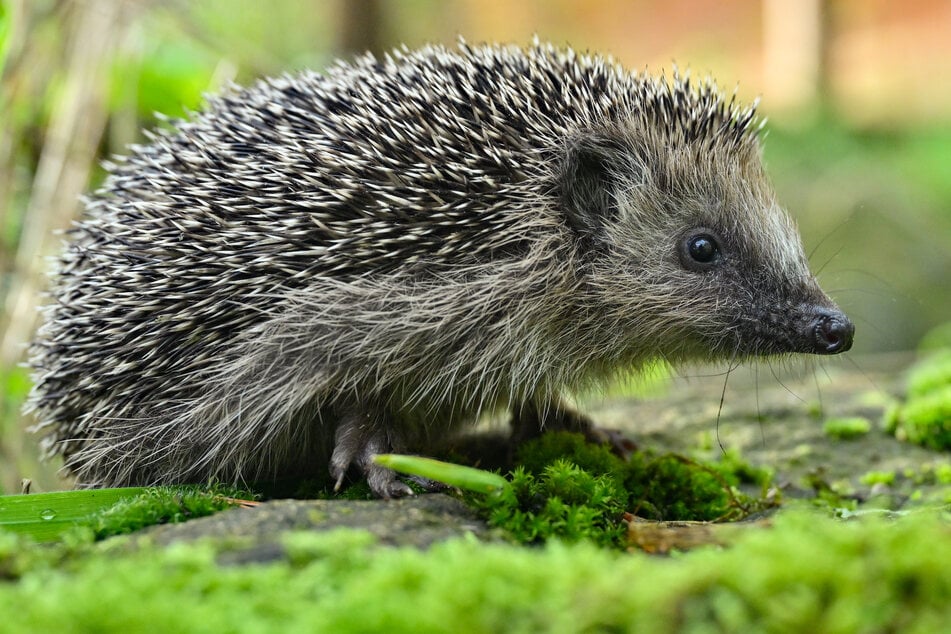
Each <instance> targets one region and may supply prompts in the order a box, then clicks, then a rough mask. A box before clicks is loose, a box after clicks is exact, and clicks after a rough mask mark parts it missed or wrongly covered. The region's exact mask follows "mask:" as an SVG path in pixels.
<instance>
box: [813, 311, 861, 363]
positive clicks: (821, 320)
mask: <svg viewBox="0 0 951 634" xmlns="http://www.w3.org/2000/svg"><path fill="white" fill-rule="evenodd" d="M854 334H855V326H854V325H853V324H852V322H851V321H849V318H848V317H846V316H845V315H844V314H842V313H840V312H837V311H826V310H822V309H820V310H819V311H817V315H816V317H815V318H814V319H813V320H812V339H813V343H814V345H815V347H814V350H813V352H815V353H816V354H838V353H840V352H845V351H846V350H848V349H849V348H851V347H852V335H854Z"/></svg>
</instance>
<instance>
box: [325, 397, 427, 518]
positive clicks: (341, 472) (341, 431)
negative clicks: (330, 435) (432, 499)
mask: <svg viewBox="0 0 951 634" xmlns="http://www.w3.org/2000/svg"><path fill="white" fill-rule="evenodd" d="M334 440H335V444H334V450H333V454H332V455H331V457H330V477H331V478H333V480H334V491H339V490H340V488H341V487H342V486H343V481H344V479H345V478H346V475H347V472H348V471H349V470H350V468H351V467H356V468H357V469H359V471H360V472H361V473H362V474H363V475H364V476H365V477H366V479H367V484H369V485H370V491H371V492H372V493H373V495H375V496H376V497H379V498H383V499H390V498H401V497H406V496H408V495H413V490H412V489H411V488H409V486H407V485H406V484H405V483H403V482H400V481H399V480H398V479H397V477H396V472H395V471H392V470H390V469H387V468H386V467H382V466H380V465H378V464H376V463H374V462H373V456H375V455H377V454H381V453H389V452H391V451H393V450H394V449H397V448H396V447H394V443H393V441H392V439H391V433H387V431H386V430H385V429H384V428H383V427H382V426H380V425H377V424H374V423H373V422H371V419H370V417H369V416H367V415H366V414H363V413H359V414H352V413H349V414H346V415H344V416H341V418H340V422H339V423H338V425H337V432H336V434H335V439H334Z"/></svg>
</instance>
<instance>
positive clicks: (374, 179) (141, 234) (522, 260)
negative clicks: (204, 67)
mask: <svg viewBox="0 0 951 634" xmlns="http://www.w3.org/2000/svg"><path fill="white" fill-rule="evenodd" d="M170 128H171V129H168V130H165V131H161V132H157V133H154V134H152V135H150V137H149V139H150V141H149V143H148V144H146V145H140V146H133V147H132V148H131V155H130V156H129V157H128V158H127V159H123V160H120V161H118V162H117V163H116V164H113V165H110V166H108V167H109V172H110V174H109V176H108V178H107V180H106V182H105V184H104V186H103V187H102V188H101V189H100V190H99V191H97V192H96V193H95V194H94V195H93V196H92V197H91V198H90V199H89V200H87V201H86V213H85V216H84V218H83V219H82V220H81V221H80V222H79V223H78V224H77V225H76V226H75V227H74V228H73V229H72V230H71V231H70V233H69V236H68V243H67V245H66V247H65V251H64V253H63V254H62V255H61V257H60V258H59V260H58V268H57V270H56V272H55V273H56V274H55V276H54V280H53V284H52V290H51V298H52V301H51V303H50V304H49V305H48V306H47V307H46V308H45V321H44V324H43V325H42V326H41V328H40V330H39V332H38V334H37V336H36V339H35V341H34V343H33V345H32V347H31V355H30V363H31V365H32V368H33V371H34V381H35V387H34V389H33V391H32V394H31V397H30V399H29V401H28V408H29V409H31V410H32V411H33V412H34V413H35V415H36V417H37V421H38V423H37V426H36V428H37V429H38V430H39V432H40V433H41V434H43V436H44V443H45V447H46V449H47V450H48V452H49V453H52V454H61V455H62V456H63V457H64V458H65V467H66V469H67V470H68V471H69V472H70V473H72V474H74V475H75V477H76V479H77V481H78V483H79V484H80V485H83V486H117V485H130V484H156V483H173V482H186V481H203V480H207V479H209V478H214V479H217V480H222V481H227V482H240V481H246V482H250V481H256V480H262V479H270V478H276V477H280V476H287V475H299V474H308V473H314V472H317V471H324V472H326V470H327V469H328V466H329V469H330V471H331V474H332V475H333V477H334V478H335V479H337V481H338V482H339V481H340V480H341V479H342V478H343V475H344V474H345V473H346V472H347V470H348V469H349V468H351V467H352V468H356V469H357V470H359V471H361V472H362V473H363V474H366V475H367V476H368V477H369V481H370V485H371V488H372V489H373V491H374V492H375V493H376V494H377V495H380V496H383V497H391V496H398V495H404V494H406V493H407V492H408V489H407V488H406V485H405V484H403V483H401V482H400V481H399V480H397V479H395V478H394V476H393V474H392V473H391V472H389V471H388V470H386V469H383V468H381V467H377V466H375V465H374V464H372V463H371V462H370V458H371V457H372V455H373V454H375V453H380V452H388V451H397V452H406V451H413V452H425V451H426V449H427V447H431V446H432V443H433V442H435V441H437V440H441V439H443V438H444V437H445V436H446V435H447V434H449V433H450V432H452V431H454V430H456V429H458V428H460V427H461V426H463V425H465V424H467V423H470V422H472V421H473V420H475V419H476V418H477V417H478V416H479V414H481V413H485V412H489V411H493V410H497V409H499V408H509V409H511V411H512V412H513V414H514V417H515V418H516V419H518V420H522V421H524V420H525V419H529V421H528V424H530V425H535V426H539V425H542V424H544V423H545V418H546V416H547V415H549V414H551V413H553V412H554V413H556V414H557V413H565V412H567V411H568V410H567V408H565V407H564V406H563V405H562V401H561V399H560V396H561V394H563V392H564V391H566V390H572V389H575V388H578V387H579V386H583V385H586V384H588V383H591V382H597V381H600V380H603V379H605V378H607V377H610V376H611V375H612V374H613V373H615V372H617V371H618V370H619V369H629V368H631V367H637V366H638V365H639V364H643V363H644V362H646V361H648V360H653V359H656V358H663V359H666V360H667V361H669V362H672V363H676V362H679V361H684V360H691V359H724V358H725V359H734V360H735V359H738V358H745V357H748V356H753V355H762V354H782V353H788V352H818V353H832V352H839V351H841V350H844V349H847V348H848V347H849V345H850V344H851V338H852V326H851V324H850V322H849V321H848V320H847V319H846V318H845V316H844V315H842V313H841V311H839V310H838V309H837V308H836V306H835V304H833V303H832V301H831V300H829V299H828V298H827V297H826V296H825V295H824V294H823V293H822V291H821V290H820V289H819V287H818V285H817V284H816V282H815V280H814V278H813V276H812V275H811V274H810V272H809V269H808V266H807V264H806V258H805V257H804V256H803V252H802V248H801V246H800V241H799V238H798V235H797V232H796V230H795V228H794V227H793V225H792V223H791V222H790V221H789V219H788V217H787V216H786V214H785V213H784V212H783V211H782V209H781V208H780V207H779V206H778V204H777V203H776V201H775V198H774V195H773V193H772V190H771V188H770V186H769V183H768V181H767V178H766V176H765V173H764V171H763V167H762V163H761V159H760V149H759V141H758V138H757V136H758V135H757V130H758V129H759V125H758V123H757V119H756V117H755V114H754V108H753V107H741V106H739V105H737V104H735V103H734V101H733V100H729V101H727V100H725V99H724V98H723V96H722V95H721V94H720V93H719V92H718V90H717V89H716V87H715V86H714V85H713V84H712V83H711V82H709V81H708V82H703V83H701V84H700V85H699V86H691V85H690V83H689V81H687V80H684V79H681V78H680V77H677V76H675V77H674V79H673V80H672V81H668V80H665V79H663V78H660V79H658V78H653V77H650V76H647V75H644V74H636V73H631V72H628V71H625V70H624V69H622V68H621V67H619V66H618V65H616V64H615V63H614V62H612V61H611V60H610V59H607V58H604V57H600V56H597V55H580V54H577V53H575V52H574V51H572V50H570V49H557V48H555V47H552V46H550V45H547V44H541V43H538V42H535V43H534V45H533V46H531V47H529V48H527V49H521V48H517V47H508V46H499V45H485V46H469V45H467V44H465V43H464V42H461V43H460V44H459V45H458V47H457V48H456V49H451V50H450V49H445V48H442V47H436V46H431V47H426V48H423V49H420V50H417V51H409V50H406V49H403V50H400V51H397V52H395V53H393V54H391V55H388V56H386V57H385V58H383V59H376V58H374V57H372V56H369V55H368V56H365V57H362V58H360V59H358V60H356V61H355V62H353V63H337V64H336V65H334V66H333V67H331V68H330V69H329V70H327V71H326V72H325V73H323V74H318V73H313V72H304V73H301V74H299V75H294V76H284V77H281V78H278V79H268V80H264V81H261V82H260V83H258V84H256V85H255V86H253V87H250V88H246V89H240V88H237V87H233V88H231V89H230V90H229V91H228V92H227V94H225V95H223V96H220V97H217V98H213V99H211V100H210V101H209V103H208V105H207V108H206V109H205V110H204V111H203V112H202V113H199V114H196V115H194V116H192V117H191V118H190V120H187V121H174V122H172V125H171V126H170ZM526 412H530V413H531V415H526ZM561 418H564V419H570V420H574V421H575V423H574V424H575V426H576V427H579V428H582V429H583V430H585V431H590V429H589V426H588V423H587V421H586V419H584V418H583V417H581V416H569V415H566V416H562V417H561Z"/></svg>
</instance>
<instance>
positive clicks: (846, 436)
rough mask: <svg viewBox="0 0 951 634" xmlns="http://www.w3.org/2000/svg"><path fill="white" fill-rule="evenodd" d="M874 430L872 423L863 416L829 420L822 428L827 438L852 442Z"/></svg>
mask: <svg viewBox="0 0 951 634" xmlns="http://www.w3.org/2000/svg"><path fill="white" fill-rule="evenodd" d="M871 429H872V423H871V422H870V421H869V420H868V419H867V418H863V417H861V416H851V417H847V418H829V419H827V420H826V422H825V424H824V425H823V426H822V431H823V432H824V433H825V435H826V436H830V437H832V438H837V439H839V440H852V439H854V438H859V437H861V436H864V435H865V434H867V433H868V432H869V431H871Z"/></svg>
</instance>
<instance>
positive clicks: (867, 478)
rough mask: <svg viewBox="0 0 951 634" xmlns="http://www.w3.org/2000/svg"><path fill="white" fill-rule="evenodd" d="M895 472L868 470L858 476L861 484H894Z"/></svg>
mask: <svg viewBox="0 0 951 634" xmlns="http://www.w3.org/2000/svg"><path fill="white" fill-rule="evenodd" d="M895 477H896V474H895V472H894V471H869V472H867V473H865V474H864V475H862V477H861V478H859V481H860V482H861V483H862V484H865V485H868V486H873V485H876V484H885V485H888V486H892V485H893V484H895Z"/></svg>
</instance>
